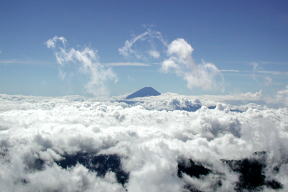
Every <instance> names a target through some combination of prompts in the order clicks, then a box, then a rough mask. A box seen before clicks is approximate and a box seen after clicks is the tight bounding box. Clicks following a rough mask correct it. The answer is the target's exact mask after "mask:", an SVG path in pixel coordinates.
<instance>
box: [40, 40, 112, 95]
mask: <svg viewBox="0 0 288 192" xmlns="http://www.w3.org/2000/svg"><path fill="white" fill-rule="evenodd" d="M58 42H59V43H60V44H57V43H58ZM65 43H66V39H65V38H64V37H58V36H55V37H53V38H51V39H49V40H47V42H46V45H47V47H48V48H54V50H55V56H56V60H57V63H58V64H60V67H61V68H60V75H61V77H62V78H63V79H65V78H66V77H67V73H69V74H68V75H75V73H76V75H77V73H78V72H80V73H82V74H87V75H88V77H89V81H88V83H87V84H86V85H85V88H86V90H87V92H88V93H90V94H92V95H95V96H105V95H107V94H108V93H109V92H108V89H107V88H106V86H105V83H106V82H107V81H111V80H112V81H114V82H116V81H117V77H116V74H115V73H114V72H113V71H112V70H111V69H110V68H107V67H106V66H105V65H103V64H101V63H100V62H99V61H98V55H97V51H96V50H93V49H91V48H88V47H85V48H84V49H82V50H81V49H75V48H66V46H65ZM73 64H74V65H76V66H75V68H76V69H75V70H74V69H73V67H72V66H73ZM71 68H72V70H71ZM68 69H70V71H68Z"/></svg>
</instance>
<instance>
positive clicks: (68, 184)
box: [0, 95, 288, 192]
mask: <svg viewBox="0 0 288 192" xmlns="http://www.w3.org/2000/svg"><path fill="white" fill-rule="evenodd" d="M209 102H210V103H209ZM209 102H207V101H204V100H203V101H202V100H201V99H200V100H199V99H190V98H189V97H184V96H180V95H174V96H173V95H169V96H167V95H163V96H157V97H148V98H143V99H141V98H140V102H138V103H133V102H131V101H130V103H129V102H128V101H127V102H124V101H121V102H118V101H117V100H107V101H98V100H95V99H87V98H84V97H78V96H73V97H72V96H69V97H68V96H67V97H59V98H45V97H28V96H11V95H0V170H1V172H0V186H1V190H3V191H27V192H28V191H44V192H45V191H47V192H48V191H67V192H68V191H69V192H70V191H95V190H96V191H119V192H120V191H123V192H124V191H125V190H126V189H127V191H131V192H132V191H133V192H142V191H147V190H149V191H155V192H158V191H168V192H169V191H171V192H172V191H173V192H175V191H179V192H180V191H184V188H185V185H187V183H188V184H189V185H192V186H194V187H196V188H197V189H199V190H201V191H211V189H214V188H213V186H214V187H215V183H217V181H218V180H220V181H221V182H222V185H221V186H218V185H217V187H216V188H215V190H214V191H234V190H235V185H236V182H237V180H238V179H239V175H238V174H237V173H234V172H231V170H230V169H229V167H228V166H227V165H225V164H223V162H222V160H223V159H227V160H231V159H233V160H238V159H242V158H250V157H251V155H252V154H253V153H254V152H259V151H266V152H267V154H268V157H267V159H266V161H267V162H266V164H267V167H266V168H265V175H266V178H270V179H275V180H277V181H279V182H280V183H281V185H283V188H282V189H283V191H286V190H287V189H288V182H287V176H288V175H287V169H288V165H287V161H286V159H285V158H286V157H287V154H288V147H287V146H288V142H287V141H288V122H287V115H288V110H287V108H279V109H272V108H268V107H263V106H262V107H261V106H258V105H245V106H238V107H237V106H231V105H228V104H225V103H219V102H212V101H209ZM196 105H197V106H200V108H199V109H198V110H196V111H195V112H189V111H187V110H185V107H186V108H187V106H196ZM167 106H170V107H168V108H167ZM209 106H215V108H209ZM233 107H236V109H241V112H239V111H237V110H231V109H233ZM80 152H82V153H88V154H94V155H100V154H105V155H109V154H117V155H118V156H119V157H120V158H121V166H122V169H123V170H124V171H126V172H128V173H129V180H128V182H127V183H126V184H125V185H121V184H120V183H118V182H117V179H116V176H115V174H116V173H115V172H114V171H113V169H112V170H111V171H108V172H107V173H106V174H105V175H104V176H97V174H95V173H94V172H93V171H91V170H88V169H87V167H85V166H83V165H82V164H76V165H75V166H73V167H70V168H67V169H65V168H63V167H61V166H60V165H59V164H57V163H56V162H57V161H60V160H63V159H65V158H66V157H67V155H73V154H77V153H80ZM179 159H193V161H195V162H201V164H202V165H205V166H208V167H209V169H210V170H212V171H211V173H210V174H208V175H206V176H203V177H200V178H195V177H190V176H189V175H184V176H183V177H182V178H179V177H178V176H177V163H178V162H179ZM275 166H277V167H278V168H277V169H279V171H278V172H275V171H273V170H274V168H275ZM263 190H264V191H269V190H271V189H269V188H267V187H265V186H264V187H263Z"/></svg>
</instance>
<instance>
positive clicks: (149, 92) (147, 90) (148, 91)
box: [126, 87, 161, 99]
mask: <svg viewBox="0 0 288 192" xmlns="http://www.w3.org/2000/svg"><path fill="white" fill-rule="evenodd" d="M158 95H161V93H159V92H158V91H156V90H155V89H154V88H152V87H144V88H142V89H139V90H138V91H136V92H134V93H132V94H130V95H128V96H127V97H126V99H133V98H136V97H149V96H158Z"/></svg>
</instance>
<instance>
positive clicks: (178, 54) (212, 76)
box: [161, 39, 222, 89]
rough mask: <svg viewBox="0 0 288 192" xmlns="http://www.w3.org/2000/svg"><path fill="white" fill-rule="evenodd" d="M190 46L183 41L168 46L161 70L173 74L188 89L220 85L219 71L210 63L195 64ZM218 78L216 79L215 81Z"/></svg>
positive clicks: (179, 40)
mask: <svg viewBox="0 0 288 192" xmlns="http://www.w3.org/2000/svg"><path fill="white" fill-rule="evenodd" d="M193 50H194V49H193V48H192V46H191V45H190V44H189V43H187V42H186V41H185V40H184V39H176V40H174V41H172V42H171V43H170V44H169V45H168V50H167V55H168V58H167V59H165V60H164V61H163V62H162V65H161V69H162V71H163V72H165V73H167V72H169V71H171V72H174V73H175V74H176V75H178V76H180V77H182V78H183V79H184V80H185V81H186V83H187V87H188V88H190V89H191V88H194V87H199V88H203V89H213V88H216V87H219V85H220V84H221V83H222V77H221V71H220V70H219V69H218V68H217V67H216V65H214V64H212V63H206V62H204V61H203V62H202V63H201V64H196V63H195V62H194V60H193V58H192V52H193ZM217 78H218V79H217Z"/></svg>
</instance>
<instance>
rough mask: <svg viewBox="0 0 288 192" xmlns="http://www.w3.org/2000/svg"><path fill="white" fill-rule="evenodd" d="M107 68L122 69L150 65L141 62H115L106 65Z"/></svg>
mask: <svg viewBox="0 0 288 192" xmlns="http://www.w3.org/2000/svg"><path fill="white" fill-rule="evenodd" d="M105 65H107V66H113V67H121V66H134V67H148V66H150V64H147V63H140V62H113V63H105Z"/></svg>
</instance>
